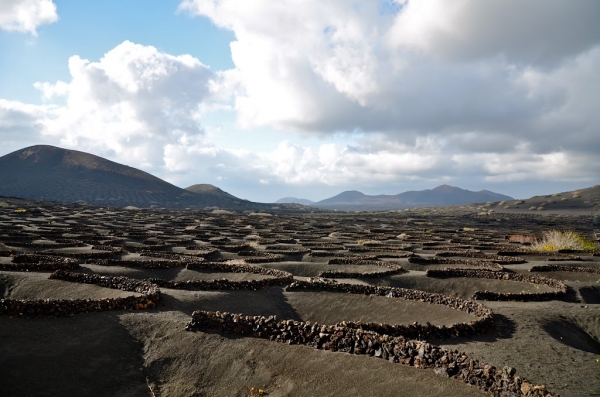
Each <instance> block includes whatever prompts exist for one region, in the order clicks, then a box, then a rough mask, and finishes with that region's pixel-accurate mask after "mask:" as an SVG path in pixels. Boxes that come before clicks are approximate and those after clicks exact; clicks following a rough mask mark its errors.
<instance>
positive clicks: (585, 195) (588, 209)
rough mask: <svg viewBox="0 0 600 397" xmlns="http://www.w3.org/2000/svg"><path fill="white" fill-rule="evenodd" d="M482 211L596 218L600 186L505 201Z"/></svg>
mask: <svg viewBox="0 0 600 397" xmlns="http://www.w3.org/2000/svg"><path fill="white" fill-rule="evenodd" d="M484 207H485V208H484ZM482 209H483V210H493V211H495V212H499V213H525V212H538V213H545V214H569V215H594V214H595V215H596V217H600V185H595V186H592V187H587V188H582V189H577V190H572V191H568V192H559V193H554V194H546V195H542V196H533V197H530V198H528V199H523V200H504V201H501V202H499V203H493V204H487V205H485V206H480V208H479V210H482ZM539 211H541V212H539Z"/></svg>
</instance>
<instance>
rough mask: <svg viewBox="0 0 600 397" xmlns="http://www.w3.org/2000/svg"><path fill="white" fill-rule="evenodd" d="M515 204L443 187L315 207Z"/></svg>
mask: <svg viewBox="0 0 600 397" xmlns="http://www.w3.org/2000/svg"><path fill="white" fill-rule="evenodd" d="M502 200H512V197H509V196H505V195H503V194H498V193H494V192H490V191H489V190H481V191H479V192H473V191H470V190H465V189H461V188H458V187H453V186H448V185H442V186H438V187H436V188H435V189H427V190H420V191H409V192H404V193H400V194H396V195H386V194H381V195H377V196H369V195H366V194H363V193H361V192H358V191H356V190H351V191H347V192H343V193H340V194H338V195H337V196H334V197H331V198H328V199H325V200H322V201H319V202H317V203H314V204H313V206H315V207H319V208H326V209H338V210H348V211H350V210H392V209H402V208H414V207H434V206H443V205H459V204H472V203H482V202H488V201H502Z"/></svg>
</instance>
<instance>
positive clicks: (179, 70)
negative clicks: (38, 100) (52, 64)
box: [36, 41, 218, 168]
mask: <svg viewBox="0 0 600 397" xmlns="http://www.w3.org/2000/svg"><path fill="white" fill-rule="evenodd" d="M69 71H70V74H71V81H69V82H62V81H58V82H56V83H54V84H50V83H36V87H37V88H38V89H40V90H41V92H42V94H43V97H44V98H45V100H46V101H47V102H50V103H60V101H61V100H62V101H63V102H64V104H62V105H56V106H55V107H54V108H53V109H51V111H49V112H48V113H47V114H46V117H45V118H44V119H43V120H42V121H41V123H42V125H43V129H42V133H43V135H45V136H46V137H48V138H50V137H52V138H53V139H54V140H58V141H59V142H60V144H61V145H63V146H67V147H77V148H80V149H81V150H93V151H94V152H95V153H98V154H104V155H111V156H113V157H115V158H116V159H118V160H120V161H126V162H128V163H129V164H133V165H136V166H141V165H144V166H145V167H149V168H152V167H161V166H163V163H162V157H163V156H162V154H163V147H164V145H166V144H167V143H168V142H171V141H174V140H177V139H180V138H185V137H191V136H195V135H202V134H203V128H202V126H201V124H200V115H201V113H202V110H203V106H204V105H205V104H210V103H212V101H211V99H210V98H211V97H212V95H213V94H212V91H211V80H212V79H218V76H216V75H215V74H214V73H213V72H212V71H210V69H209V68H208V67H206V66H205V65H203V64H202V63H201V62H200V61H199V60H197V59H195V58H193V57H191V56H189V55H180V56H173V55H170V54H166V53H163V52H160V51H158V50H157V49H156V48H154V47H151V46H142V45H138V44H134V43H131V42H129V41H125V42H123V43H122V44H120V45H118V46H117V47H115V48H113V49H112V50H110V51H108V52H107V53H106V54H105V55H104V57H102V59H100V60H99V61H98V62H90V61H88V60H85V59H81V58H80V57H78V56H72V57H71V58H70V59H69ZM53 101H54V102H53Z"/></svg>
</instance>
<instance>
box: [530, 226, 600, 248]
mask: <svg viewBox="0 0 600 397" xmlns="http://www.w3.org/2000/svg"><path fill="white" fill-rule="evenodd" d="M560 249H572V250H581V251H595V250H597V249H598V245H597V244H596V243H595V242H593V241H591V240H588V239H587V238H585V237H583V236H581V235H580V234H578V233H576V232H571V231H560V230H549V231H546V232H544V233H543V234H542V238H541V239H538V240H536V241H534V242H533V243H532V244H531V250H533V251H558V250H560Z"/></svg>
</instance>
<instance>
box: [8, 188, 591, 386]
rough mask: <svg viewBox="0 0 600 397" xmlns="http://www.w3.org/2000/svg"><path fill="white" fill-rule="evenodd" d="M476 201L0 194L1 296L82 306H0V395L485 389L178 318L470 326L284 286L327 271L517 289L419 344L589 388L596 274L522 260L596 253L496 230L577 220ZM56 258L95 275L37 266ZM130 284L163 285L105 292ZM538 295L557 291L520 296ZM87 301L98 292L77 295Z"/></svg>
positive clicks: (586, 222)
mask: <svg viewBox="0 0 600 397" xmlns="http://www.w3.org/2000/svg"><path fill="white" fill-rule="evenodd" d="M569 199H570V200H572V197H569ZM566 201H567V200H565V201H563V203H564V202H566ZM482 209H483V208H466V207H463V208H447V209H434V210H432V209H420V210H411V211H402V212H388V213H314V214H303V215H298V214H285V213H276V214H274V215H270V214H262V215H256V214H251V213H237V214H222V213H210V212H201V211H153V210H123V209H115V208H106V207H104V208H102V207H90V206H80V205H73V204H56V203H45V202H32V201H22V200H16V199H0V269H1V270H0V297H2V298H3V299H2V301H1V302H2V304H0V308H2V307H4V308H6V307H8V306H10V305H11V304H13V303H14V302H16V301H18V302H24V303H22V304H23V305H27V302H31V301H34V300H39V299H43V300H44V301H40V302H39V303H36V304H39V305H42V306H43V305H46V304H50V303H51V302H55V301H58V300H61V301H60V302H73V301H77V300H79V301H83V303H81V304H80V305H79V306H77V307H88V306H89V307H90V309H89V310H86V311H88V312H87V313H83V312H81V311H83V310H78V311H77V312H73V313H66V312H62V311H60V310H58V311H56V312H54V314H52V315H49V314H48V313H47V312H44V313H45V314H44V315H39V314H35V313H34V312H28V311H27V310H24V311H22V312H10V311H8V310H4V309H3V310H4V311H3V313H4V314H3V315H0V371H2V373H3V376H0V394H1V395H2V396H67V395H69V396H84V395H98V396H117V395H118V396H152V395H155V396H251V395H253V396H257V395H269V396H339V395H348V396H365V395H371V396H391V395H394V396H396V395H406V396H436V395H439V396H442V395H443V396H448V395H461V396H462V395H464V396H470V395H473V396H476V395H486V394H487V393H486V392H484V391H482V389H481V388H478V387H475V386H471V385H468V384H466V383H464V382H463V381H461V380H459V379H458V378H459V377H458V376H454V377H455V378H456V379H453V377H447V376H444V373H441V372H439V371H437V370H436V371H434V370H432V369H420V368H416V367H415V365H403V364H401V363H391V362H390V361H393V360H382V359H380V358H377V356H374V355H369V354H348V353H344V352H339V351H338V352H334V351H328V350H323V349H315V348H313V347H311V346H308V345H302V344H300V345H298V344H292V345H290V344H288V343H277V342H273V341H269V340H268V339H262V338H257V337H251V336H249V335H247V336H243V335H239V334H236V333H231V332H226V331H224V330H223V329H213V328H210V327H206V328H201V329H199V330H197V331H196V332H188V331H186V324H188V323H189V322H190V320H191V316H192V313H193V312H194V311H207V312H216V311H220V312H230V313H243V314H245V315H252V316H267V317H268V316H272V315H276V316H277V317H278V318H279V319H290V320H294V321H297V322H299V323H300V322H306V321H308V322H313V323H314V322H318V323H320V324H335V323H340V322H342V321H346V322H350V321H354V322H363V323H369V322H373V323H384V324H399V325H405V326H410V325H412V324H413V323H415V322H418V323H419V324H426V323H430V324H431V325H432V326H434V327H441V326H446V327H453V326H456V325H457V324H468V323H470V322H474V321H478V320H477V315H476V313H473V312H471V313H469V312H467V311H463V310H457V308H453V307H450V306H446V305H442V304H431V303H426V302H423V301H419V300H406V299H401V298H395V297H388V296H387V295H385V294H384V295H381V296H379V295H376V294H362V293H358V294H357V293H351V294H348V293H337V292H332V291H327V290H294V289H291V290H290V289H288V288H286V285H287V284H289V283H290V282H291V281H292V280H293V281H299V282H306V281H309V280H311V278H316V279H319V280H320V278H319V276H320V275H322V274H327V273H324V272H334V271H335V272H336V273H335V274H336V278H335V281H337V283H336V284H351V285H354V286H356V287H352V288H355V289H360V288H363V287H364V288H371V287H375V286H380V287H382V288H383V289H382V290H385V288H388V287H395V288H396V287H398V288H407V289H415V290H421V291H426V292H428V293H439V294H443V295H445V296H447V297H448V298H441V299H442V300H443V301H446V300H452V299H454V300H457V301H460V300H462V299H467V300H469V299H471V298H472V297H473V295H474V294H476V293H477V292H478V291H488V292H495V293H496V295H498V296H501V297H502V296H503V297H511V296H512V297H516V296H521V298H519V299H520V300H523V301H512V300H508V301H482V300H480V301H477V302H479V303H482V304H483V305H484V306H485V307H487V308H489V309H491V310H492V311H493V313H494V315H493V323H492V326H491V327H489V329H486V331H485V332H484V333H481V334H469V335H467V336H459V337H452V338H432V339H431V340H427V342H430V343H431V344H432V345H433V346H440V347H441V348H442V349H445V350H446V351H453V350H455V349H456V350H457V351H459V352H464V353H465V354H466V356H468V357H469V359H470V360H476V361H477V362H480V363H481V365H482V367H483V365H484V364H486V365H490V366H494V367H495V368H498V369H499V370H500V371H501V372H502V369H503V368H505V367H507V368H514V369H516V375H514V376H517V377H522V378H525V379H526V380H527V381H528V382H530V384H531V385H546V388H547V393H552V394H560V395H561V396H591V395H600V392H599V391H600V304H599V303H600V283H599V282H600V274H598V273H595V272H594V271H595V270H592V271H591V272H572V271H551V272H537V271H534V272H531V271H530V270H531V269H532V268H533V267H534V266H540V265H548V264H559V265H561V266H567V268H568V269H569V270H572V269H573V270H574V269H575V267H581V266H583V267H586V268H590V269H600V263H599V262H600V257H597V256H594V255H593V253H591V252H575V253H558V252H557V253H551V254H549V255H541V254H535V253H533V254H532V253H531V252H529V251H527V247H528V246H527V245H526V244H525V245H523V244H522V243H519V242H512V243H511V242H510V241H509V237H510V236H517V235H520V236H534V235H536V234H539V233H541V232H542V231H544V230H550V229H561V230H574V231H577V232H578V233H580V234H581V235H584V236H585V237H587V238H589V239H592V240H596V239H597V235H596V234H595V231H594V230H593V228H592V225H591V218H590V217H589V216H586V215H577V214H576V213H573V214H569V213H566V214H565V213H564V212H563V213H562V214H561V215H553V214H551V213H549V212H548V211H543V210H542V211H537V210H536V211H529V210H528V211H529V212H526V211H523V213H501V214H500V213H498V212H492V211H488V210H486V211H483V210H482ZM509 211H510V209H509ZM484 212H485V213H484ZM513 240H515V239H513ZM499 253H504V254H506V253H509V254H511V253H512V254H511V255H498V254H499ZM411 258H412V259H411ZM432 258H434V259H432ZM435 258H438V259H435ZM439 258H446V259H451V260H450V261H446V262H447V263H435V262H436V261H437V262H444V261H440V260H439ZM330 262H331V263H330ZM186 267H187V268H186ZM61 268H65V269H67V268H68V270H65V271H67V272H74V273H76V274H80V275H85V277H83V276H82V277H80V278H81V279H86V280H95V281H93V282H94V283H95V284H94V283H91V284H87V283H78V282H72V281H68V280H67V278H65V277H63V278H62V279H61V278H60V277H58V278H57V277H53V278H52V279H50V278H49V276H50V275H51V274H52V273H53V272H54V271H55V270H56V269H61ZM445 268H458V269H477V270H482V269H483V270H484V271H487V272H497V273H496V274H505V273H510V275H511V276H510V277H511V278H514V276H512V275H513V274H517V275H521V274H522V275H527V276H536V277H537V278H536V277H534V278H532V279H531V280H532V281H531V282H527V281H511V280H510V279H509V276H506V277H503V276H502V277H499V278H498V279H491V278H471V277H431V275H432V274H433V273H430V275H429V276H428V273H427V270H430V269H445ZM390 272H391V273H392V274H389V273H390ZM344 273H346V274H347V275H346V276H345V275H344ZM97 276H101V277H102V276H106V277H105V278H104V279H102V278H101V277H97ZM120 277H126V279H120ZM541 277H546V278H551V279H553V280H559V281H562V282H563V283H564V291H563V290H561V288H562V287H560V285H559V286H558V287H556V286H555V284H552V283H550V284H548V283H540V282H538V281H539V280H542V279H541ZM118 280H130V281H126V282H123V281H118ZM131 280H133V281H131ZM136 280H137V281H136ZM144 280H162V281H160V282H161V283H163V284H162V285H166V286H167V287H164V286H163V287H162V288H160V300H158V299H154V298H153V299H152V300H153V302H152V304H146V303H144V302H146V299H148V300H150V298H148V297H153V295H152V293H153V292H152V291H149V290H147V289H143V288H142V289H138V290H134V289H132V288H129V290H122V289H115V287H119V286H120V287H123V288H125V289H127V288H128V286H129V287H130V286H131V285H134V284H135V283H136V282H140V281H144ZM224 280H225V281H224ZM90 282H92V281H90ZM144 282H145V281H144ZM155 282H158V281H155ZM119 283H120V284H119ZM123 283H124V284H123ZM186 283H187V284H186ZM136 285H137V284H136ZM144 285H146V284H144ZM263 285H265V286H264V287H263ZM266 285H268V286H266ZM556 285H558V284H556ZM186 286H187V287H186ZM198 286H201V287H202V288H200V287H198ZM107 287H110V288H107ZM170 287H172V288H170ZM217 287H219V288H228V289H218V290H217V289H215V288H217ZM175 288H177V289H175ZM180 288H185V289H180ZM336 288H337V287H336ZM344 288H345V287H344ZM348 288H350V287H348ZM385 291H387V290H385ZM548 293H550V294H553V293H556V297H554V298H553V299H552V300H545V301H541V302H536V301H530V300H531V299H534V296H535V295H536V294H548ZM523 296H525V298H523ZM129 297H133V298H132V299H136V300H135V302H142V303H144V304H142V305H141V306H139V307H138V306H137V304H136V305H134V306H133V307H130V306H128V309H127V310H120V309H119V306H118V305H119V304H120V303H119V302H124V301H122V300H124V299H129ZM154 300H156V302H154ZM103 301H104V302H107V301H110V302H115V303H114V304H113V303H111V304H110V305H105V306H98V308H96V306H90V305H92V304H95V303H94V302H103ZM11 302H12V303H11ZM90 302H91V303H90ZM86 305H88V306H86ZM24 307H25V306H24ZM100 307H102V309H99V308H100ZM104 308H110V309H112V310H108V311H105V310H104ZM55 314H58V316H55ZM255 336H256V335H255ZM474 370H475V371H477V368H475V369H474ZM499 376H500V375H499ZM502 376H505V375H502ZM521 384H522V383H520V385H521ZM528 384H529V383H528ZM252 388H254V391H253V389H252ZM519 389H520V391H524V392H529V393H531V391H530V390H528V389H526V388H525V389H521V388H519ZM260 390H262V394H260ZM540 390H541V389H540ZM520 391H519V393H514V394H513V395H519V394H520ZM540 393H542V392H540ZM496 394H497V395H500V394H498V393H496ZM505 395H510V393H508V394H505ZM540 395H542V394H540Z"/></svg>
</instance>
